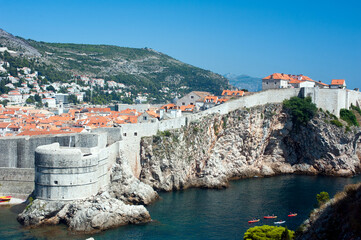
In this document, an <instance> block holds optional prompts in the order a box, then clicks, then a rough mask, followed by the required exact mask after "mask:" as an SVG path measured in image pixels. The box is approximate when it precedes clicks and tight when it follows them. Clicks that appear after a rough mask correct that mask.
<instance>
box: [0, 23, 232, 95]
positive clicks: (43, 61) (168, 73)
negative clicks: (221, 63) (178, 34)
mask: <svg viewBox="0 0 361 240" xmlns="http://www.w3.org/2000/svg"><path fill="white" fill-rule="evenodd" d="M0 30H1V29H0ZM5 40H6V41H5ZM14 42H15V43H14ZM0 46H5V47H8V48H9V49H14V50H17V51H19V50H20V51H21V50H22V49H24V53H23V54H20V55H19V56H17V57H15V58H26V62H29V63H31V65H32V67H34V69H35V70H37V71H39V72H40V73H41V74H43V75H45V76H46V78H47V79H48V80H49V81H50V82H52V81H62V82H67V81H69V80H70V79H72V76H75V75H88V76H91V77H97V78H104V79H105V80H114V81H116V82H118V83H123V84H125V85H126V86H129V87H130V89H131V91H132V92H133V93H135V94H137V93H149V94H150V98H151V99H153V100H154V102H160V101H166V100H170V99H171V98H172V97H173V96H174V94H173V95H172V96H171V94H170V93H172V92H173V93H179V94H184V93H186V92H190V91H192V90H202V91H209V92H212V93H214V94H220V93H221V91H222V90H223V89H227V88H228V87H229V85H228V80H227V79H226V78H225V77H223V76H221V75H219V74H215V73H213V72H211V71H207V70H204V69H201V68H197V67H194V66H191V65H189V64H185V63H183V62H181V61H178V60H176V59H174V58H172V57H170V56H167V55H165V54H163V53H160V52H157V51H155V50H153V49H150V48H141V49H139V48H127V47H118V46H111V45H91V44H71V43H46V42H38V41H34V40H25V39H22V38H20V37H14V36H12V35H11V34H8V33H6V32H5V31H2V32H1V31H0ZM29 49H30V50H29ZM28 50H29V51H28ZM34 52H36V55H35V54H33V56H31V54H32V53H34ZM20 53H21V52H20ZM29 55H30V56H29ZM39 55H40V57H39ZM12 57H13V56H12ZM13 58H14V57H13ZM13 62H18V63H20V62H21V59H20V60H19V59H17V60H16V61H15V60H13ZM21 65H24V64H20V65H19V67H21ZM25 65H26V64H25ZM15 67H16V66H15ZM70 81H71V80H70ZM162 88H169V91H168V95H167V94H165V93H164V92H159V90H160V89H162Z"/></svg>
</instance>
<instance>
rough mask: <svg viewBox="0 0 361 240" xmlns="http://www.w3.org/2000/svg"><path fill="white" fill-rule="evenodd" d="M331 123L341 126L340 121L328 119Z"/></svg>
mask: <svg viewBox="0 0 361 240" xmlns="http://www.w3.org/2000/svg"><path fill="white" fill-rule="evenodd" d="M330 123H331V124H333V125H335V126H336V127H342V126H343V125H342V123H341V122H340V121H339V120H336V119H333V120H331V121H330Z"/></svg>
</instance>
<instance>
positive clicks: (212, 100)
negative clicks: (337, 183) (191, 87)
mask: <svg viewBox="0 0 361 240" xmlns="http://www.w3.org/2000/svg"><path fill="white" fill-rule="evenodd" d="M217 102H218V97H217V96H207V97H205V98H204V101H203V109H208V108H212V107H214V106H216V105H217Z"/></svg>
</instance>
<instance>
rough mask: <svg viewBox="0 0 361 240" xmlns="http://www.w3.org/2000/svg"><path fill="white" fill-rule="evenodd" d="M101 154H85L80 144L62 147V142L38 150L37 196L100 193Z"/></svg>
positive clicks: (65, 197)
mask: <svg viewBox="0 0 361 240" xmlns="http://www.w3.org/2000/svg"><path fill="white" fill-rule="evenodd" d="M97 166H98V155H92V154H83V153H82V152H81V150H80V149H77V148H63V147H61V148H60V146H59V143H53V144H49V145H43V146H40V147H37V149H36V150H35V197H36V198H39V199H43V200H55V201H59V200H60V201H67V200H77V199H84V198H87V197H90V196H92V195H94V194H96V193H97V191H98V186H97V181H98V173H97Z"/></svg>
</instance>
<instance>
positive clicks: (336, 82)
mask: <svg viewBox="0 0 361 240" xmlns="http://www.w3.org/2000/svg"><path fill="white" fill-rule="evenodd" d="M330 88H333V89H338V88H341V89H344V88H346V82H345V79H332V81H331V85H330Z"/></svg>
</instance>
